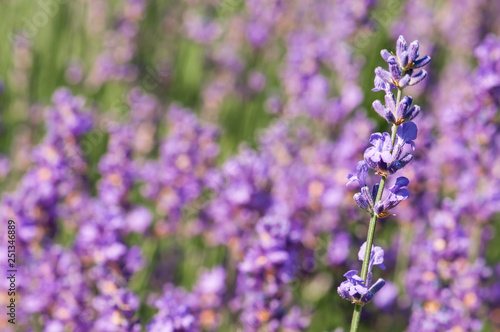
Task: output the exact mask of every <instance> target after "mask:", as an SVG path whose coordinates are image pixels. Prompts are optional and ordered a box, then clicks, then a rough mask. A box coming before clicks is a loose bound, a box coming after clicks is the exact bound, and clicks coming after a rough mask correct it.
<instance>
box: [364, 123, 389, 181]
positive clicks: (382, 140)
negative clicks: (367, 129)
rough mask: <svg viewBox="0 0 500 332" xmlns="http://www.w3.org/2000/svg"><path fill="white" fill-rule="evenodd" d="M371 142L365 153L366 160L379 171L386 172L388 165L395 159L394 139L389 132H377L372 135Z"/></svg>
mask: <svg viewBox="0 0 500 332" xmlns="http://www.w3.org/2000/svg"><path fill="white" fill-rule="evenodd" d="M370 144H371V145H373V146H372V147H369V148H368V149H366V151H365V154H364V159H365V162H366V163H367V164H368V166H370V168H372V169H374V170H376V171H377V172H378V173H385V172H386V171H387V165H388V164H390V163H391V162H392V161H393V158H392V153H391V150H392V141H391V135H389V133H375V134H372V135H371V136H370Z"/></svg>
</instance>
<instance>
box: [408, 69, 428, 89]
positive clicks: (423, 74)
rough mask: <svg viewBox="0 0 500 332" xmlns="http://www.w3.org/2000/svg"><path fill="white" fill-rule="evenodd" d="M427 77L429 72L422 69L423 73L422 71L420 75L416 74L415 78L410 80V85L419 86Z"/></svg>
mask: <svg viewBox="0 0 500 332" xmlns="http://www.w3.org/2000/svg"><path fill="white" fill-rule="evenodd" d="M426 77H427V72H426V71H425V70H423V69H422V71H420V72H419V73H418V74H416V75H415V76H413V77H412V78H411V80H410V83H409V84H408V85H410V86H411V85H415V84H418V83H420V82H422V81H423V80H424V78H426Z"/></svg>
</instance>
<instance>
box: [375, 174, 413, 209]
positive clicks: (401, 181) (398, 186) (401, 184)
mask: <svg viewBox="0 0 500 332" xmlns="http://www.w3.org/2000/svg"><path fill="white" fill-rule="evenodd" d="M408 184H410V181H408V179H407V178H405V177H399V178H397V180H396V183H395V184H394V185H393V186H392V187H391V188H389V191H390V193H389V196H387V198H386V199H385V200H383V201H379V202H377V203H375V206H374V210H375V213H376V214H377V215H378V217H379V218H385V217H388V216H389V215H390V214H389V213H388V211H389V210H391V209H393V208H394V207H396V206H397V205H398V204H399V203H401V202H402V201H404V200H405V199H407V198H408V197H410V192H409V191H408V189H406V187H407V186H408Z"/></svg>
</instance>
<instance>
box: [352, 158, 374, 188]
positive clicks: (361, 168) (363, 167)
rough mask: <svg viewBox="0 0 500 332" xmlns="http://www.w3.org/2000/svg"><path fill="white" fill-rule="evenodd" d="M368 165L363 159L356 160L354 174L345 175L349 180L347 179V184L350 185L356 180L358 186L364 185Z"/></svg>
mask: <svg viewBox="0 0 500 332" xmlns="http://www.w3.org/2000/svg"><path fill="white" fill-rule="evenodd" d="M368 170H369V168H368V165H367V164H366V162H364V161H360V162H358V166H357V169H356V175H354V174H349V175H348V176H347V179H349V181H347V184H346V185H347V186H348V185H350V184H351V183H353V182H355V181H357V182H358V183H357V184H358V186H359V187H363V186H365V185H366V176H367V175H368Z"/></svg>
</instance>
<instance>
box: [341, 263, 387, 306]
mask: <svg viewBox="0 0 500 332" xmlns="http://www.w3.org/2000/svg"><path fill="white" fill-rule="evenodd" d="M357 273H358V271H356V270H350V271H348V272H347V273H345V274H344V277H346V278H347V280H346V281H343V282H342V283H341V284H340V286H339V287H338V288H337V292H338V293H339V295H340V296H341V297H342V298H344V299H345V300H348V301H351V302H352V303H354V304H359V305H364V304H366V303H368V302H370V301H371V300H372V299H373V295H375V294H376V293H377V292H378V291H379V290H380V289H382V287H384V284H385V281H384V280H383V279H379V280H377V282H376V283H375V284H373V286H372V287H370V289H368V287H367V286H366V284H365V281H364V280H363V279H362V278H361V277H360V276H358V275H357Z"/></svg>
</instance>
